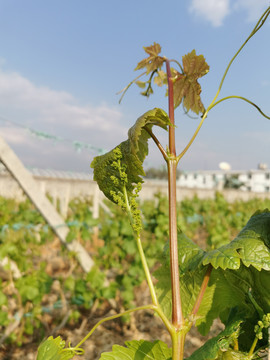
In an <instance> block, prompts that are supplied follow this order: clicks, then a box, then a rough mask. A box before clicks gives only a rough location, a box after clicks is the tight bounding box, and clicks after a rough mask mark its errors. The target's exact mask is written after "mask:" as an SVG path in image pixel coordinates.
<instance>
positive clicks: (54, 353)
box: [37, 336, 76, 360]
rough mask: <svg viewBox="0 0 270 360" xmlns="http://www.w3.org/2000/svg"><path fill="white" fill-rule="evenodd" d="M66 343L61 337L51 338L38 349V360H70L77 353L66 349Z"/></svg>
mask: <svg viewBox="0 0 270 360" xmlns="http://www.w3.org/2000/svg"><path fill="white" fill-rule="evenodd" d="M64 347H65V341H64V340H62V338H61V337H60V336H58V337H57V338H55V339H54V338H53V337H52V336H50V337H49V338H48V339H46V340H45V341H44V342H43V343H42V344H41V345H40V346H39V348H38V354H37V360H70V359H72V358H73V357H74V356H75V355H76V352H75V351H73V350H68V349H64Z"/></svg>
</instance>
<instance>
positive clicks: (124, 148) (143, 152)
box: [91, 109, 170, 202]
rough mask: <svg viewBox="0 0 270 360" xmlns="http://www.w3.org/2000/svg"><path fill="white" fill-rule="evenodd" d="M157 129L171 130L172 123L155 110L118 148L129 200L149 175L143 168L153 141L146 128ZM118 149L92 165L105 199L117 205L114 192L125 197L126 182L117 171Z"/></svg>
mask: <svg viewBox="0 0 270 360" xmlns="http://www.w3.org/2000/svg"><path fill="white" fill-rule="evenodd" d="M154 125H157V126H159V127H161V128H163V129H165V130H167V128H168V126H169V125H170V119H169V117H168V115H167V114H166V113H165V111H163V110H161V109H153V110H150V111H148V112H146V113H145V114H144V115H142V116H141V117H139V118H138V120H137V121H136V123H135V125H134V126H133V127H131V128H130V129H129V132H128V140H126V141H124V142H122V143H121V144H120V145H118V146H117V147H116V148H115V149H118V151H120V153H121V163H122V166H123V167H124V169H125V173H126V175H127V179H126V180H127V182H126V184H125V186H126V191H127V195H128V197H129V196H132V194H133V191H134V189H135V187H136V185H137V184H139V183H142V182H143V180H142V178H141V176H143V175H145V173H144V170H143V167H142V164H143V161H144V159H145V157H146V156H147V154H148V139H149V138H150V135H149V134H148V132H147V131H146V127H147V128H149V129H151V128H152V127H153V126H154ZM115 149H113V150H111V151H110V152H108V153H107V154H105V155H101V156H97V157H95V158H94V160H93V161H92V163H91V167H92V168H94V180H96V181H97V183H98V186H99V188H100V190H101V191H103V193H104V195H105V196H106V197H107V198H108V199H110V200H111V201H113V202H116V201H115V197H114V196H113V193H112V191H113V192H114V193H117V194H121V195H123V184H122V179H121V177H120V174H119V170H118V169H117V168H115V167H114V163H115V161H116V159H115Z"/></svg>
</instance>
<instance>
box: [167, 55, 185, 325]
mask: <svg viewBox="0 0 270 360" xmlns="http://www.w3.org/2000/svg"><path fill="white" fill-rule="evenodd" d="M166 69H167V78H168V95H169V96H168V98H169V118H170V121H171V123H172V126H170V127H169V151H170V155H169V157H168V159H167V165H168V191H169V236H170V268H171V288H172V324H173V325H174V326H175V327H176V328H178V329H180V328H181V327H182V326H183V324H184V318H183V312H182V304H181V295H180V282H179V261H178V244H177V212H176V168H177V160H176V149H175V127H174V102H173V82H172V77H171V68H170V62H169V60H168V59H166Z"/></svg>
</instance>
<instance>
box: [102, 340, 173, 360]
mask: <svg viewBox="0 0 270 360" xmlns="http://www.w3.org/2000/svg"><path fill="white" fill-rule="evenodd" d="M125 345H126V347H124V346H120V345H113V348H112V352H106V353H103V354H101V357H100V360H120V359H121V360H132V359H134V360H135V359H136V360H171V359H172V350H171V349H170V348H168V346H167V345H166V344H165V343H164V342H162V341H159V340H156V341H154V342H150V341H144V340H140V341H136V340H134V341H127V342H126V343H125Z"/></svg>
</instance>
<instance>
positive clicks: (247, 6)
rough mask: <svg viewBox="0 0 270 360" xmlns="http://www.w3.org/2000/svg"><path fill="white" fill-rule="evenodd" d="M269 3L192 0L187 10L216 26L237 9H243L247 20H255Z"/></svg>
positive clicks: (260, 0)
mask: <svg viewBox="0 0 270 360" xmlns="http://www.w3.org/2000/svg"><path fill="white" fill-rule="evenodd" d="M269 5H270V1H269V0H234V1H231V2H230V0H192V1H191V5H190V7H189V12H190V13H191V14H193V15H195V16H196V17H197V18H200V19H203V20H206V21H208V22H210V23H211V24H212V25H213V26H214V27H217V26H221V25H222V24H223V21H224V19H225V17H226V16H227V15H229V14H230V13H232V12H237V11H244V12H245V13H246V14H247V21H249V22H253V21H256V20H258V19H259V17H260V16H261V15H262V13H263V11H264V10H266V8H267V6H269Z"/></svg>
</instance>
